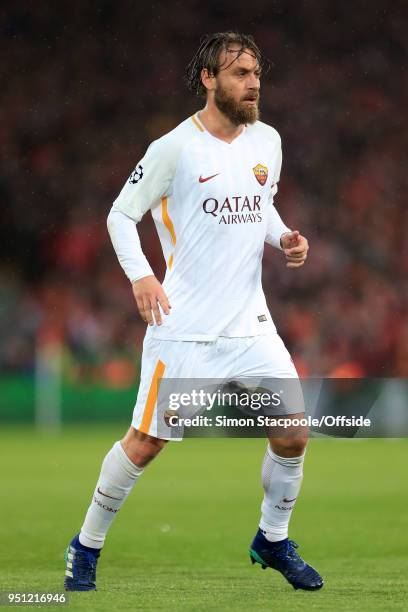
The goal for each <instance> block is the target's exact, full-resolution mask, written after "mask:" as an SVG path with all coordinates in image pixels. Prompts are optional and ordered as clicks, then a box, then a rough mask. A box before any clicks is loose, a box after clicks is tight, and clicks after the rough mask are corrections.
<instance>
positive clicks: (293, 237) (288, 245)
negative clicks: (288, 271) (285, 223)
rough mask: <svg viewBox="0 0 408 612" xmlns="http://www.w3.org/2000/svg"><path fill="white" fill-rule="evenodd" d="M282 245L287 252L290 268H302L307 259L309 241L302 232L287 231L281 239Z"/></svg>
mask: <svg viewBox="0 0 408 612" xmlns="http://www.w3.org/2000/svg"><path fill="white" fill-rule="evenodd" d="M280 243H281V247H282V249H283V252H284V253H285V256H286V259H287V263H286V266H287V267H288V268H300V266H303V264H304V263H305V261H306V257H307V252H308V250H309V243H308V241H307V239H306V238H305V237H304V236H301V234H300V232H298V231H297V230H295V231H294V232H286V234H282V236H281V239H280Z"/></svg>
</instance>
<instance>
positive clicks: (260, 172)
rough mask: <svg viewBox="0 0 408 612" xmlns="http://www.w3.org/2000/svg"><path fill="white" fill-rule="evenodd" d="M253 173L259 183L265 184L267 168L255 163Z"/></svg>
mask: <svg viewBox="0 0 408 612" xmlns="http://www.w3.org/2000/svg"><path fill="white" fill-rule="evenodd" d="M252 170H253V171H254V174H255V178H256V180H257V181H258V183H260V184H261V185H265V183H266V180H267V178H268V168H267V167H266V166H263V165H262V164H257V165H256V166H255V168H252Z"/></svg>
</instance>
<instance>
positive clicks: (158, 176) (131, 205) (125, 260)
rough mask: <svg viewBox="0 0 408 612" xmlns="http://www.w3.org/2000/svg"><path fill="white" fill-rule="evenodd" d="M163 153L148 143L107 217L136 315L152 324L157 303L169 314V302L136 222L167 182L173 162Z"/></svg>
mask: <svg viewBox="0 0 408 612" xmlns="http://www.w3.org/2000/svg"><path fill="white" fill-rule="evenodd" d="M166 153H167V151H166V147H163V143H162V142H160V141H156V142H154V143H152V144H151V145H150V147H149V148H148V150H147V152H146V155H145V156H144V157H143V159H142V160H141V161H140V162H139V163H138V164H137V166H136V168H135V170H134V171H133V172H132V174H131V175H130V177H129V179H128V181H127V182H126V184H125V185H124V187H123V189H122V191H121V192H120V194H119V196H118V198H117V199H116V200H115V202H114V203H113V206H112V208H111V210H110V212H109V215H108V219H107V225H108V231H109V235H110V237H111V240H112V244H113V248H114V249H115V252H116V255H117V257H118V260H119V263H120V265H121V266H122V268H123V270H124V272H125V274H126V276H127V277H128V279H129V280H130V282H131V283H132V289H133V295H134V297H135V300H136V303H137V306H138V309H139V312H140V315H141V317H142V319H143V320H144V321H145V322H146V323H148V324H149V325H154V321H155V322H156V323H157V324H158V325H161V322H162V320H161V313H160V309H159V304H160V306H161V308H162V310H163V312H164V313H165V314H169V312H170V305H169V303H168V300H167V296H166V295H165V293H164V290H163V288H162V286H161V284H160V283H159V281H158V280H157V278H156V277H155V276H154V274H153V271H152V269H151V267H150V264H149V262H148V261H147V259H146V256H145V255H144V253H143V251H142V247H141V244H140V240H139V235H138V232H137V229H136V223H138V222H139V221H140V220H141V218H142V217H143V215H144V213H145V212H146V211H147V210H149V209H150V208H153V207H154V206H156V205H158V204H159V203H160V200H161V197H163V196H164V195H166V193H167V190H168V189H169V187H170V185H171V182H172V177H173V166H172V164H171V163H169V162H170V161H171V157H170V156H169V155H166ZM152 313H153V315H154V319H153V315H152Z"/></svg>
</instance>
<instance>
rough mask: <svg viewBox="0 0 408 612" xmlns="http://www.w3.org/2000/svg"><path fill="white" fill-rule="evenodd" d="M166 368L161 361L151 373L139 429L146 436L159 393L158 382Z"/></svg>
mask: <svg viewBox="0 0 408 612" xmlns="http://www.w3.org/2000/svg"><path fill="white" fill-rule="evenodd" d="M165 369H166V366H165V365H164V363H163V362H162V361H160V359H159V361H158V362H157V365H156V368H155V370H154V372H153V378H152V382H151V383H150V389H149V393H148V394H147V400H146V404H145V407H144V411H143V417H142V422H141V424H140V427H139V431H141V432H142V433H145V434H147V433H148V432H149V429H150V425H151V423H152V418H153V412H154V407H155V405H156V402H157V394H158V392H159V387H160V381H161V379H162V378H163V374H164V370H165Z"/></svg>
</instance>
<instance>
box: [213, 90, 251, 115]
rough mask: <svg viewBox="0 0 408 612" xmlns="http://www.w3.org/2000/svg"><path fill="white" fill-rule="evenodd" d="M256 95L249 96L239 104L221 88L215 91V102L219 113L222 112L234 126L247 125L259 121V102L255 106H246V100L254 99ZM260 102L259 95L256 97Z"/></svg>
mask: <svg viewBox="0 0 408 612" xmlns="http://www.w3.org/2000/svg"><path fill="white" fill-rule="evenodd" d="M254 97H255V94H247V97H246V98H243V99H242V100H240V101H239V102H237V101H236V100H234V98H233V97H232V96H229V95H228V94H227V92H226V91H225V89H222V88H221V87H220V86H218V87H217V89H216V90H215V96H214V102H215V105H216V107H217V108H218V110H219V111H221V112H222V113H223V114H224V115H225V116H226V117H228V119H229V120H230V121H231V123H232V124H233V125H242V124H245V123H255V121H257V120H258V119H259V108H258V102H257V104H256V105H254V106H248V105H246V104H244V102H243V101H244V100H245V99H251V100H252V99H254ZM256 99H257V100H258V99H259V98H258V94H257V95H256Z"/></svg>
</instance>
